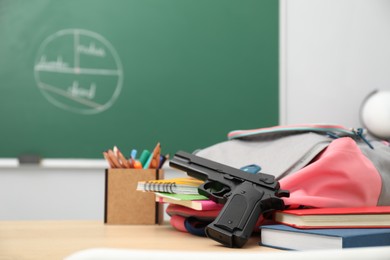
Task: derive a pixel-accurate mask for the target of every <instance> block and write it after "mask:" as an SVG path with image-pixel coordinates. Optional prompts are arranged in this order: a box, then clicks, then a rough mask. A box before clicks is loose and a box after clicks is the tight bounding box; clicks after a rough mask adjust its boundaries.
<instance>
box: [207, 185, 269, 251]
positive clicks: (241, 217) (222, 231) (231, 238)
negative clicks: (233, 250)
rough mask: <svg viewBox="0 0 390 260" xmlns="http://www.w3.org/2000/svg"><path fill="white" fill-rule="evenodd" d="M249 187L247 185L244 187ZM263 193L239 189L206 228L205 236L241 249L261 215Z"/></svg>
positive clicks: (255, 190) (243, 188)
mask: <svg viewBox="0 0 390 260" xmlns="http://www.w3.org/2000/svg"><path fill="white" fill-rule="evenodd" d="M248 185H249V186H251V185H250V184H249V183H247V185H245V186H248ZM263 195H264V192H263V191H259V190H257V189H253V188H252V189H250V188H248V187H240V189H238V192H235V193H234V194H232V195H231V196H230V197H229V199H228V201H227V202H226V204H225V206H224V207H223V209H222V211H221V212H220V214H219V215H218V217H217V218H216V219H215V220H214V221H213V222H212V223H211V224H209V225H208V226H207V227H206V235H207V236H208V237H210V238H212V239H214V240H216V241H218V242H220V243H222V244H224V245H225V246H228V247H242V246H243V245H244V244H245V243H246V242H247V240H248V239H249V237H250V236H251V234H252V231H253V228H254V226H255V224H256V221H257V219H258V217H259V215H260V213H261V210H262V208H261V198H262V197H263Z"/></svg>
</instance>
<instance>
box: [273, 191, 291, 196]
mask: <svg viewBox="0 0 390 260" xmlns="http://www.w3.org/2000/svg"><path fill="white" fill-rule="evenodd" d="M276 196H278V197H279V198H280V197H287V198H288V197H290V192H289V191H288V190H278V191H277V192H276Z"/></svg>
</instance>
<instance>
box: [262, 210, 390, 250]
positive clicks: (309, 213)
mask: <svg viewBox="0 0 390 260" xmlns="http://www.w3.org/2000/svg"><path fill="white" fill-rule="evenodd" d="M274 220H275V222H277V223H278V224H275V225H264V226H261V242H260V244H261V245H262V246H269V247H274V248H280V249H288V250H313V249H336V248H339V249H340V248H353V247H373V246H389V245H390V206H382V207H380V206H378V207H360V208H321V209H320V208H317V209H291V210H284V211H277V212H275V215H274Z"/></svg>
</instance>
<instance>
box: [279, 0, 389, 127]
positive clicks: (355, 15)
mask: <svg viewBox="0 0 390 260" xmlns="http://www.w3.org/2000/svg"><path fill="white" fill-rule="evenodd" d="M280 64H281V70H280V95H281V96H280V100H281V103H280V123H281V124H294V123H312V122H315V123H317V122H319V123H337V124H342V125H345V126H347V127H358V126H361V123H360V120H359V108H360V105H361V102H362V101H363V100H364V97H365V96H366V95H367V94H368V93H370V92H371V91H373V90H375V89H390V1H389V0H281V63H280Z"/></svg>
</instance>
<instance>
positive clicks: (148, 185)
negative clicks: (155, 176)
mask: <svg viewBox="0 0 390 260" xmlns="http://www.w3.org/2000/svg"><path fill="white" fill-rule="evenodd" d="M203 183H204V182H203V181H201V180H197V179H194V178H189V177H185V178H173V179H166V180H153V181H140V182H138V184H137V190H139V191H150V192H165V193H177V194H198V187H199V185H201V184H203Z"/></svg>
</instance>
